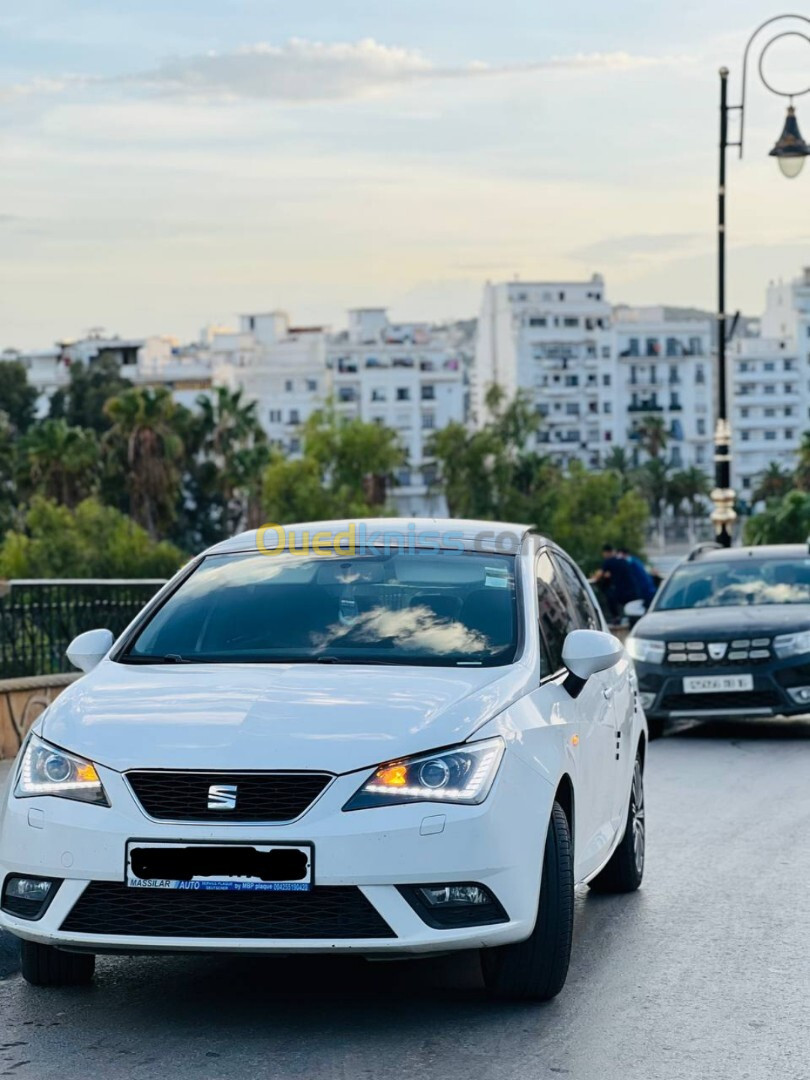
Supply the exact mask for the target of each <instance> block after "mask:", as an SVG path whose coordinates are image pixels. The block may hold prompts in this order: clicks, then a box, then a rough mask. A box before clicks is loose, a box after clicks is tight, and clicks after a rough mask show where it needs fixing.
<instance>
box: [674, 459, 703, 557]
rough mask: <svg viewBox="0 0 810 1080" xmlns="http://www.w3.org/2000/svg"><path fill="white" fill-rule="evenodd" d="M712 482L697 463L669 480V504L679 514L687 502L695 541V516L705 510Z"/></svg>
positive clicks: (692, 540) (692, 536)
mask: <svg viewBox="0 0 810 1080" xmlns="http://www.w3.org/2000/svg"><path fill="white" fill-rule="evenodd" d="M711 490H712V484H711V481H710V480H709V477H708V476H707V475H706V473H705V472H704V471H703V469H699V468H698V467H697V466H696V465H690V466H689V468H688V469H681V470H680V472H676V473H674V474H673V475H672V476H671V477H670V480H669V498H668V501H669V504H670V506H672V508H673V510H674V512H675V513H676V514H677V513H679V511H680V510H681V509H682V508H683V505H684V503H685V504H686V520H687V528H688V530H689V540H690V542H694V526H695V518H696V517H697V516H698V515H699V514H701V513H702V512H703V510H704V509H705V507H704V500H705V499H706V498H708V496H709V493H710V491H711Z"/></svg>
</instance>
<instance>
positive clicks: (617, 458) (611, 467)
mask: <svg viewBox="0 0 810 1080" xmlns="http://www.w3.org/2000/svg"><path fill="white" fill-rule="evenodd" d="M602 468H603V469H604V470H605V471H606V472H614V473H616V474H617V475H618V476H620V477H621V481H622V487H623V488H624V489H625V491H626V490H628V489H629V488H630V487H631V486H632V472H633V463H632V461H631V460H630V455H629V454H628V453H627V450H626V449H625V448H624V447H623V446H612V447H611V448H610V451H609V452H608V453H607V454H606V455H605V457H604V459H603V461H602Z"/></svg>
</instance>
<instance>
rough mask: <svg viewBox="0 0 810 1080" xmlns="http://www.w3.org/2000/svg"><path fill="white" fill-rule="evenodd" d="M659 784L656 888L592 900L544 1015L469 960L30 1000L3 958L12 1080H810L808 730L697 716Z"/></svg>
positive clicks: (282, 972)
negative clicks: (506, 997)
mask: <svg viewBox="0 0 810 1080" xmlns="http://www.w3.org/2000/svg"><path fill="white" fill-rule="evenodd" d="M647 792H648V827H649V837H648V865H647V875H646V878H645V882H644V885H643V887H642V889H641V890H640V891H639V892H638V893H636V894H635V895H632V896H629V897H608V898H605V897H597V896H595V895H594V896H592V895H590V894H589V893H588V890H587V889H582V890H580V893H581V895H580V896H579V897H578V904H577V919H576V927H575V938H574V951H573V959H572V965H571V972H570V975H569V978H568V983H567V985H566V987H565V989H564V990H563V992H562V994H561V995H560V997H558V998H557V999H556V1001H554V1002H552V1003H550V1004H549V1005H546V1006H540V1007H538V1006H513V1005H512V1006H510V1005H494V1004H491V1003H490V1002H488V1001H487V1000H486V998H485V997H484V995H483V991H482V988H481V983H480V978H479V975H478V971H477V965H476V964H475V962H474V961H473V960H472V959H471V958H469V957H464V956H460V957H454V958H446V959H443V960H430V961H425V960H423V961H418V962H412V963H408V964H393V963H382V964H381V963H378V964H369V963H366V962H364V961H353V960H342V959H340V958H337V957H335V958H323V959H322V958H309V959H306V958H305V959H299V960H296V961H294V962H292V961H285V960H282V961H268V960H265V959H259V958H256V959H246V960H242V959H235V958H223V959H216V958H214V959H206V958H196V959H193V958H192V959H187V958H178V957H169V958H155V957H148V958H143V959H119V958H102V959H100V960H99V964H98V968H97V977H96V981H95V985H94V986H93V987H92V988H89V989H83V990H64V991H42V990H39V991H38V990H34V989H32V988H31V987H28V986H26V985H25V984H24V983H23V982H22V980H21V979H20V976H19V975H18V974H17V973H16V970H14V968H15V966H16V965H15V961H14V955H13V951H11V950H9V949H6V951H5V952H3V946H2V945H0V965H2V964H3V963H5V965H6V974H7V977H6V978H5V979H0V1075H3V1076H14V1077H18V1078H19V1080H24V1078H26V1077H29V1078H35V1080H50V1078H59V1080H74V1078H76V1080H78V1078H80V1077H81V1078H82V1080H86V1078H88V1077H89V1078H91V1080H92V1078H93V1077H96V1076H97V1077H103V1078H104V1080H117V1078H119V1077H126V1078H127V1080H138V1078H140V1077H167V1078H171V1080H182V1078H185V1077H205V1078H206V1080H220V1078H223V1080H224V1078H226V1077H227V1078H228V1080H232V1078H234V1077H238V1078H240V1080H250V1078H253V1077H259V1076H261V1077H283V1078H285V1080H286V1078H297V1077H300V1078H302V1080H327V1078H328V1080H332V1078H335V1080H355V1078H356V1080H389V1078H390V1080H403V1078H406V1080H410V1078H411V1077H413V1078H416V1077H419V1078H420V1080H421V1078H428V1080H471V1078H472V1080H490V1078H492V1080H512V1078H514V1080H536V1078H541V1077H554V1078H558V1080H559V1078H560V1077H562V1078H569V1080H613V1078H614V1077H615V1078H617V1080H618V1078H621V1080H658V1078H662V1080H679V1078H681V1077H683V1078H688V1080H726V1078H728V1080H732V1078H733V1080H738V1078H739V1080H756V1078H759V1077H762V1078H768V1080H771V1078H773V1077H778V1078H779V1080H799V1078H801V1080H805V1078H808V1077H810V1030H809V1025H808V998H810V899H809V898H810V721H808V722H794V723H784V724H778V725H776V724H769V725H766V724H758V725H754V724H749V725H743V724H734V725H733V726H731V725H726V726H723V725H711V726H710V725H691V726H690V725H684V726H683V727H682V728H681V729H680V730H679V731H678V732H676V733H674V734H671V735H668V736H667V737H666V738H664V739H663V740H660V741H659V742H656V743H654V744H653V746H652V747H651V749H650V754H649V761H648V770H647ZM6 944H8V943H6ZM9 969H12V970H11V971H10V973H9Z"/></svg>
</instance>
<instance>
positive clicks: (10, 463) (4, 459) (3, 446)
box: [0, 409, 17, 535]
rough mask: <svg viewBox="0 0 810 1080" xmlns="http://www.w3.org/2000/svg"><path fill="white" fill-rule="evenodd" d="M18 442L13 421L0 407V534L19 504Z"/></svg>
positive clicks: (6, 527)
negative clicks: (16, 465) (15, 473)
mask: <svg viewBox="0 0 810 1080" xmlns="http://www.w3.org/2000/svg"><path fill="white" fill-rule="evenodd" d="M15 463H16V442H15V439H14V431H13V430H12V427H11V421H10V420H9V418H8V416H7V415H6V413H4V412H3V410H2V409H0V535H2V534H3V533H4V532H5V531H6V529H8V528H9V527H10V526H11V520H12V516H13V513H14V510H15V508H16V506H17V487H16V484H15V480H14V472H15Z"/></svg>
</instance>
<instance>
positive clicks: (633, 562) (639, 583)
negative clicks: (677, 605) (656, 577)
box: [618, 548, 657, 607]
mask: <svg viewBox="0 0 810 1080" xmlns="http://www.w3.org/2000/svg"><path fill="white" fill-rule="evenodd" d="M618 555H619V558H620V559H624V560H625V562H627V563H628V564H629V566H630V572H631V573H632V575H633V581H634V582H635V588H636V591H637V595H636V596H634V597H633V599H634V600H643V601H644V603H645V604H646V605H647V606H648V607H649V605H650V603H651V602H652V598H653V597H654V596H655V593H656V591H657V588H656V584H655V582H654V581H653V578H652V575H651V574H650V573H649V572H648V570H647V568H646V566H645V565H644V563H643V562H642V561H641V559H639V558H638V556H636V555H632V554H631V553H630V552H629V551H628V550H627V548H619V551H618Z"/></svg>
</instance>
